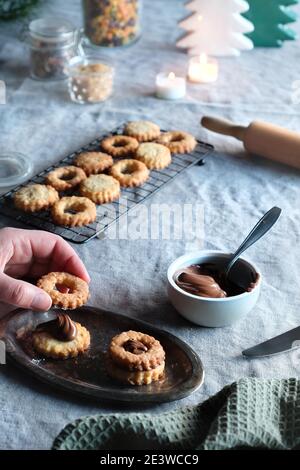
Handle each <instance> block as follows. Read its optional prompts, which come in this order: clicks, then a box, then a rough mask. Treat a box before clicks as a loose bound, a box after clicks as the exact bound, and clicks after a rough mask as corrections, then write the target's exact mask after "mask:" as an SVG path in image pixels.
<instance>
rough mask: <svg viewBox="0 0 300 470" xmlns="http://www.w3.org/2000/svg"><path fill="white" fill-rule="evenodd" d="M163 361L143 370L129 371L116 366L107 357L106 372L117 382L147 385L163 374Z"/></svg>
mask: <svg viewBox="0 0 300 470" xmlns="http://www.w3.org/2000/svg"><path fill="white" fill-rule="evenodd" d="M164 370H165V362H164V361H163V362H162V363H161V364H160V365H159V366H157V367H155V369H150V370H145V371H143V370H142V371H140V370H138V371H136V370H135V371H129V370H126V369H122V368H121V367H118V366H117V365H116V364H114V363H113V361H112V360H111V359H110V358H109V359H108V361H107V372H108V374H109V375H110V376H111V377H112V378H113V379H116V380H118V381H119V382H123V383H128V384H130V385H149V384H151V383H152V382H157V381H158V380H160V379H161V378H162V377H163V375H164Z"/></svg>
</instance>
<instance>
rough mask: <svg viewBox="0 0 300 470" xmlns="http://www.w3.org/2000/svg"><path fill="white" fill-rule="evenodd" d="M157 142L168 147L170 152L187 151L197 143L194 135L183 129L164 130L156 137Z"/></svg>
mask: <svg viewBox="0 0 300 470" xmlns="http://www.w3.org/2000/svg"><path fill="white" fill-rule="evenodd" d="M157 142H158V143H159V144H162V145H165V146H166V147H168V148H169V149H170V151H171V152H172V153H189V152H192V151H193V150H194V148H195V147H196V145H197V141H196V139H195V137H193V136H192V135H191V134H188V133H187V132H183V131H170V132H165V133H163V134H161V135H160V137H158V139H157Z"/></svg>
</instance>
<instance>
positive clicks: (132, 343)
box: [109, 330, 165, 371]
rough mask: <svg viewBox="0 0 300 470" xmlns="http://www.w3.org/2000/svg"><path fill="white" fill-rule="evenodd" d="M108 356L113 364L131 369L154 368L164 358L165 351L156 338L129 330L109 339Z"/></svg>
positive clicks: (144, 369) (143, 369)
mask: <svg viewBox="0 0 300 470" xmlns="http://www.w3.org/2000/svg"><path fill="white" fill-rule="evenodd" d="M109 356H110V358H111V360H112V361H113V363H114V364H116V365H117V366H119V367H121V368H125V369H127V370H131V371H132V370H135V371H146V370H151V369H155V368H156V367H157V366H159V365H161V364H162V362H163V361H164V360H165V352H164V350H163V347H162V345H161V344H160V342H159V341H158V340H156V339H155V338H153V336H149V335H147V334H145V333H140V332H137V331H131V330H130V331H125V332H123V333H121V334H120V335H117V336H115V337H114V338H113V339H112V340H111V343H110V346H109Z"/></svg>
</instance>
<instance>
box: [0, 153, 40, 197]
mask: <svg viewBox="0 0 300 470" xmlns="http://www.w3.org/2000/svg"><path fill="white" fill-rule="evenodd" d="M32 170H33V168H32V164H31V161H30V159H29V157H28V156H26V155H23V154H21V153H18V152H9V151H7V152H6V151H1V153H0V188H8V187H10V186H16V185H18V184H21V183H24V181H26V180H28V179H29V178H30V176H31V174H32Z"/></svg>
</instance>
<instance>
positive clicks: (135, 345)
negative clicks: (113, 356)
mask: <svg viewBox="0 0 300 470" xmlns="http://www.w3.org/2000/svg"><path fill="white" fill-rule="evenodd" d="M124 349H125V351H128V352H131V353H132V354H143V353H144V352H147V351H148V348H147V346H146V345H145V344H144V343H142V342H141V341H138V340H134V339H129V340H128V341H126V343H124Z"/></svg>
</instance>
